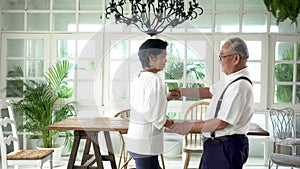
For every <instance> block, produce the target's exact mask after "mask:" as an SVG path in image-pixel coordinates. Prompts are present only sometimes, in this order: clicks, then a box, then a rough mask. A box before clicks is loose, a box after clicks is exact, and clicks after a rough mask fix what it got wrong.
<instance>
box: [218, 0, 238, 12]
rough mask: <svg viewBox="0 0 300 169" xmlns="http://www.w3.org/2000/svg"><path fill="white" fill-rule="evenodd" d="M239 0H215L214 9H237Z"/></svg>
mask: <svg viewBox="0 0 300 169" xmlns="http://www.w3.org/2000/svg"><path fill="white" fill-rule="evenodd" d="M239 9H240V0H226V1H224V0H216V10H218V11H220V10H239Z"/></svg>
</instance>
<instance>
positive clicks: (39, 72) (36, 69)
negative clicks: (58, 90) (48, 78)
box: [26, 60, 44, 77]
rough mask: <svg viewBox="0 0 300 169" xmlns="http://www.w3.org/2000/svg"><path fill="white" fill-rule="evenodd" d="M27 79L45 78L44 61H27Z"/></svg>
mask: <svg viewBox="0 0 300 169" xmlns="http://www.w3.org/2000/svg"><path fill="white" fill-rule="evenodd" d="M26 76H27V77H43V76H44V61H43V60H27V61H26Z"/></svg>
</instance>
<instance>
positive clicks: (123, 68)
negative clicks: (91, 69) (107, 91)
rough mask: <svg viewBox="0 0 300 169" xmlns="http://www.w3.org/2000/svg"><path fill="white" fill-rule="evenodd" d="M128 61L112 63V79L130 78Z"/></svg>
mask: <svg viewBox="0 0 300 169" xmlns="http://www.w3.org/2000/svg"><path fill="white" fill-rule="evenodd" d="M128 64H129V63H128V61H112V60H111V61H110V79H115V80H126V79H127V78H129V77H128V72H129V71H128Z"/></svg>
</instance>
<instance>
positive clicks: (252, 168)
mask: <svg viewBox="0 0 300 169" xmlns="http://www.w3.org/2000/svg"><path fill="white" fill-rule="evenodd" d="M68 158H69V157H68V156H63V157H62V158H61V162H60V165H59V166H55V167H54V169H66V168H67V163H68ZM164 159H165V165H166V169H182V165H183V159H182V158H178V157H177V158H174V157H172V158H168V157H164ZM78 162H79V161H78ZM262 163H263V159H262V158H255V157H251V158H249V159H248V161H247V163H246V165H245V166H244V169H268V167H267V166H263V165H260V164H262ZM198 165H199V156H197V155H195V156H192V159H191V162H190V165H189V169H197V168H198ZM129 166H133V163H130V164H129ZM12 168H13V167H9V169H12ZM19 168H20V169H34V168H38V167H34V166H29V167H24V166H21V167H19ZM44 168H46V169H47V168H49V165H48V164H45V166H44ZM104 168H105V169H110V168H111V167H110V164H109V162H104ZM272 169H275V166H273V167H272ZM279 169H290V167H279ZM294 169H296V168H294Z"/></svg>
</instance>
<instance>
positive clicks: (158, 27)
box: [106, 0, 203, 36]
mask: <svg viewBox="0 0 300 169" xmlns="http://www.w3.org/2000/svg"><path fill="white" fill-rule="evenodd" d="M128 1H129V3H130V9H131V11H130V12H128V14H127V16H125V15H124V13H126V10H124V5H125V4H126V3H128ZM155 1H157V2H156V3H155ZM184 1H185V0H127V1H126V0H111V2H109V5H108V7H107V8H106V18H107V19H109V18H108V16H109V15H111V14H114V15H115V20H116V23H125V24H126V25H127V26H129V25H131V24H133V25H135V26H136V27H137V28H138V29H139V30H140V31H142V32H144V33H147V34H148V35H150V36H153V35H156V34H159V33H162V32H163V31H164V30H165V29H166V28H167V27H172V28H174V27H175V26H177V25H179V24H181V23H183V22H184V21H186V20H192V19H196V18H197V16H198V15H202V13H203V9H202V8H201V7H200V5H199V3H197V2H196V0H190V1H189V4H188V5H186V4H184ZM185 6H186V7H188V10H187V11H185V10H184V9H185ZM197 11H198V12H197Z"/></svg>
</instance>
